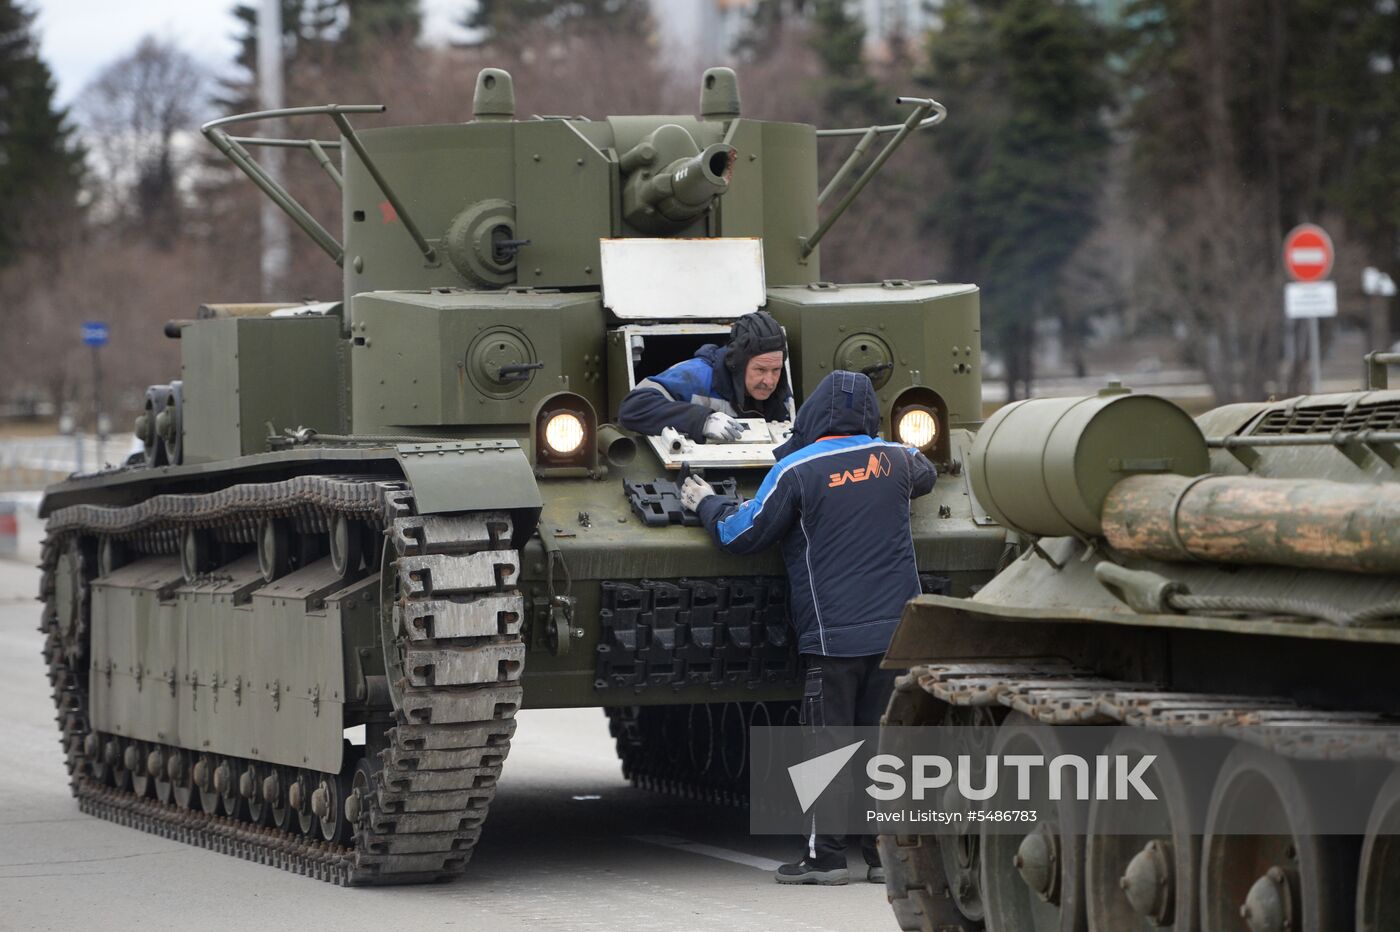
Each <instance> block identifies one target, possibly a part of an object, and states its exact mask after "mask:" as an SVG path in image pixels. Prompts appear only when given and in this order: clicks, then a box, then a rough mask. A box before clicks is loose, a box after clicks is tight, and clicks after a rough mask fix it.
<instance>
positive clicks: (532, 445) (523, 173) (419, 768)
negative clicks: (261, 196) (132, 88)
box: [42, 69, 1006, 883]
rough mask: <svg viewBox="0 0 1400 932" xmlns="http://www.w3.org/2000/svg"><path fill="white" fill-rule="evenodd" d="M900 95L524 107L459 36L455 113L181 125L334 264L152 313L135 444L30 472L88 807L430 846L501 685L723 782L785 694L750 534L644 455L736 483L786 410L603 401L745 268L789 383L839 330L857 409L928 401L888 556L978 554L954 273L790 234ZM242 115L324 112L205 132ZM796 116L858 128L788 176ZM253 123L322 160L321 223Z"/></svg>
mask: <svg viewBox="0 0 1400 932" xmlns="http://www.w3.org/2000/svg"><path fill="white" fill-rule="evenodd" d="M906 103H908V104H909V105H910V106H911V108H912V109H911V113H910V116H909V119H908V120H907V121H906V122H905V123H904V124H902V125H895V126H886V127H873V128H871V129H869V130H867V129H864V128H861V129H856V130H834V131H818V130H816V129H814V128H813V127H811V126H807V125H802V124H795V123H776V122H766V121H757V120H750V119H745V118H743V117H742V116H741V114H740V105H739V92H738V86H737V83H736V80H735V77H734V75H733V73H732V72H730V71H729V70H727V69H711V70H710V71H708V72H706V74H705V76H704V79H703V84H702V89H701V97H700V115H699V116H698V117H689V116H625V117H611V118H607V119H603V120H596V121H590V120H586V119H583V118H567V119H566V118H552V117H548V118H538V117H536V118H530V119H517V118H516V117H515V114H514V98H513V92H512V89H511V82H510V76H509V75H507V74H506V73H504V72H501V71H497V70H493V69H488V70H486V71H483V72H482V73H481V75H480V76H479V78H478V82H477V93H476V98H475V102H474V114H473V116H474V118H473V119H472V120H471V121H469V122H463V123H459V124H449V125H440V126H417V127H395V128H384V129H373V130H363V131H357V130H355V129H354V127H353V126H352V125H351V122H350V121H351V118H352V117H354V116H355V115H357V114H360V113H364V112H369V111H373V110H377V109H380V108H375V107H336V106H328V107H313V108H303V109H299V110H291V111H278V112H273V113H264V114H252V115H247V116H241V117H231V118H228V119H224V120H218V121H215V122H214V123H212V124H210V125H208V126H207V127H205V133H206V135H207V136H208V137H209V139H210V140H211V141H212V142H213V143H214V144H215V145H216V146H217V147H218V148H219V149H220V150H221V151H222V152H224V153H225V154H226V155H227V156H228V157H229V158H230V159H231V160H232V161H233V162H234V163H235V164H236V165H237V166H238V167H239V168H240V169H241V170H243V171H244V172H245V173H246V174H248V175H249V177H250V178H251V179H252V180H253V181H254V182H255V183H256V184H257V185H258V186H259V187H260V188H262V189H263V190H264V192H265V193H267V194H268V196H269V197H271V198H272V199H273V200H274V201H275V202H276V203H277V204H278V205H279V206H280V207H282V208H283V210H285V211H286V212H287V213H288V215H289V216H290V217H291V218H292V219H293V220H294V221H295V222H296V223H297V224H298V225H299V226H300V227H301V228H302V229H303V230H304V231H305V232H306V233H307V234H308V235H309V236H311V237H312V239H313V240H314V241H315V242H316V243H317V244H318V245H319V246H320V247H321V248H322V249H323V250H324V251H325V252H326V253H327V255H328V256H329V257H330V258H331V259H332V260H333V261H335V262H337V263H339V264H340V265H341V266H342V267H343V269H344V294H343V296H341V297H340V298H338V299H334V300H328V301H326V302H324V303H300V302H290V303H287V304H284V305H279V304H271V305H269V304H209V305H206V306H204V307H202V308H200V309H199V310H198V313H197V314H194V315H192V317H191V319H186V320H176V321H171V322H170V323H169V324H167V325H166V333H167V335H168V336H170V337H173V338H177V339H179V340H180V346H181V353H182V367H181V373H180V378H179V380H178V381H174V382H172V383H170V384H168V385H162V386H153V387H152V388H151V389H150V390H149V391H148V393H147V405H146V412H145V413H144V414H143V415H142V416H141V418H140V419H139V420H138V422H137V428H136V429H137V434H138V436H139V437H140V438H141V440H142V442H143V446H144V454H143V455H141V456H138V457H135V458H134V460H135V461H134V462H130V463H128V464H127V465H125V466H123V467H121V468H118V469H110V470H106V471H103V472H101V473H98V474H93V475H86V476H75V477H73V478H71V479H70V480H68V481H66V482H63V483H60V484H58V485H56V486H53V487H51V488H50V489H48V491H47V494H46V497H45V500H44V504H43V513H44V515H45V516H46V517H47V519H48V536H47V539H46V542H45V547H44V562H43V570H44V575H43V592H42V597H43V599H44V606H45V607H44V620H43V626H44V630H45V631H46V632H47V634H48V640H47V646H46V656H47V659H48V662H49V664H50V672H51V677H52V681H53V684H54V687H55V696H56V700H57V702H58V707H59V711H60V724H61V726H62V736H63V743H64V747H65V750H66V752H67V758H68V763H69V767H70V770H71V773H72V777H73V787H74V790H75V792H76V794H77V795H78V797H79V799H80V801H81V805H82V807H83V808H84V809H85V810H86V811H89V812H93V813H97V814H100V815H103V816H105V817H108V818H112V819H115V820H118V821H122V822H126V823H129V824H133V825H136V826H138V827H142V828H145V829H147V830H149V831H157V832H163V833H166V834H169V835H172V836H174V837H180V838H184V839H186V840H188V841H191V842H193V843H197V844H203V845H206V846H210V847H216V848H220V849H222V850H227V851H229V852H230V853H234V854H238V855H241V856H244V857H249V858H255V859H262V860H266V861H268V862H270V863H276V864H279V865H281V866H283V867H286V868H289V869H296V870H302V871H305V872H308V873H313V874H315V875H317V876H320V877H323V878H325V879H328V880H333V881H337V882H341V883H402V882H414V881H422V880H432V879H438V878H441V877H444V876H450V875H452V874H454V873H457V872H459V871H461V870H462V869H463V867H464V865H465V864H466V862H467V860H468V859H469V857H470V855H471V850H472V847H473V845H474V844H475V842H476V840H477V838H478V836H479V833H480V831H481V825H482V822H483V820H484V819H485V817H486V813H487V808H488V806H489V804H490V801H491V798H492V795H493V793H494V788H495V782H496V779H497V777H498V775H499V774H500V771H501V764H502V762H503V761H504V759H505V757H506V754H507V753H508V751H509V747H510V739H511V736H512V734H513V732H514V729H515V713H516V711H517V710H519V709H522V708H558V707H578V706H595V707H601V708H604V709H606V710H607V711H608V715H609V716H610V718H611V724H612V730H613V733H614V735H615V736H616V738H617V741H618V751H619V754H620V756H621V758H622V762H623V767H624V771H625V772H626V773H627V774H628V775H629V776H631V777H632V778H633V779H634V781H636V782H638V783H640V784H642V785H646V786H651V787H655V788H660V789H667V790H672V791H680V792H686V793H692V794H700V795H704V796H708V797H712V798H715V799H741V798H743V797H744V796H745V795H746V793H747V769H746V763H745V760H746V758H745V753H744V747H745V744H744V742H745V729H746V727H747V726H748V725H750V724H752V723H759V724H763V723H768V722H775V723H777V722H783V721H791V720H794V719H795V703H794V701H793V700H794V699H795V698H796V697H797V696H798V689H797V685H796V673H797V658H796V655H795V653H794V649H793V645H792V642H791V639H790V637H789V633H788V628H787V622H786V614H785V609H784V604H785V600H786V591H785V581H784V579H783V578H782V575H781V573H782V569H781V563H780V561H779V560H778V559H777V557H776V555H774V554H769V555H765V556H762V557H760V558H757V559H738V558H733V557H728V556H725V555H723V554H721V553H719V552H718V551H717V550H716V549H715V548H714V547H713V546H712V544H711V543H710V541H709V539H708V538H707V536H706V535H705V533H704V532H703V530H702V529H700V528H698V527H695V526H693V517H692V518H689V519H688V518H687V517H686V516H685V515H684V513H683V512H682V511H681V510H680V508H679V503H678V501H677V500H676V499H675V496H674V489H673V487H672V486H671V485H670V484H669V483H670V482H671V481H672V480H674V479H675V478H676V476H677V474H678V470H679V469H680V467H681V465H682V461H684V462H685V463H688V464H689V465H691V466H692V467H693V468H700V469H703V471H704V472H705V473H706V475H707V476H708V477H709V478H710V480H711V481H712V482H719V481H723V480H729V479H732V480H734V481H735V482H736V484H737V488H738V490H739V491H740V492H741V493H742V492H750V493H751V492H752V491H753V489H754V488H756V486H757V483H758V481H759V479H760V478H761V476H762V475H763V472H764V471H765V467H766V466H767V465H770V464H771V463H772V462H773V456H772V448H773V446H774V445H775V442H776V440H778V439H781V438H780V436H776V435H775V436H770V435H769V433H768V432H759V433H762V436H759V437H755V438H753V439H748V438H746V439H745V441H744V442H741V443H738V444H732V445H715V444H702V445H696V446H694V447H691V448H688V449H682V450H673V449H672V448H671V447H670V446H669V445H668V444H667V443H666V442H663V441H661V440H659V439H655V438H642V437H637V436H635V435H630V434H628V433H627V432H625V431H622V430H620V429H618V428H617V427H615V426H613V425H612V423H611V422H612V421H614V420H615V418H616V412H617V408H618V405H619V403H620V401H621V399H622V397H623V395H624V394H626V392H627V391H628V390H629V389H630V388H631V387H632V386H633V385H635V384H636V383H637V382H638V381H640V380H641V379H643V378H645V377H646V376H647V375H650V374H654V373H656V372H658V371H660V370H661V369H663V368H665V367H666V366H668V365H670V364H672V363H674V362H676V361H679V360H680V359H683V358H688V357H689V356H690V355H691V354H692V353H693V352H694V351H695V350H696V349H697V348H698V347H699V346H700V345H701V344H703V343H705V342H722V341H723V339H724V336H725V335H726V334H727V332H728V329H729V325H730V323H731V321H732V320H733V319H734V318H735V317H737V316H739V315H741V314H743V313H747V312H749V311H752V310H755V309H756V308H758V307H763V308H765V309H766V310H768V311H769V312H770V313H771V314H772V315H773V316H774V317H776V318H777V319H778V321H779V322H780V323H781V324H782V325H783V326H784V328H785V329H786V332H787V336H788V340H789V347H790V353H789V357H788V367H789V373H790V381H791V384H792V385H793V386H794V388H795V391H796V393H797V396H798V399H799V400H800V398H801V397H802V392H803V391H804V389H810V388H811V387H812V386H814V385H815V384H816V383H817V382H818V381H819V380H820V379H821V377H822V376H823V374H825V373H826V372H829V371H831V370H832V369H835V368H843V369H864V370H866V371H868V372H870V373H871V374H872V377H873V378H874V380H875V383H876V386H877V389H878V393H879V398H880V403H881V405H882V408H883V413H884V424H883V428H884V430H885V431H886V433H887V434H888V433H889V432H891V431H894V432H896V433H898V430H899V427H898V425H899V424H900V423H901V422H902V420H903V419H904V418H905V417H906V416H909V415H913V417H912V420H911V421H910V423H914V422H918V423H920V424H923V425H927V424H928V423H929V419H930V417H931V418H932V420H933V423H934V426H935V429H934V431H933V434H932V436H927V435H925V436H922V437H921V438H920V442H922V443H923V444H924V447H925V449H926V451H927V452H928V454H929V455H930V457H931V458H932V459H934V460H935V462H937V463H938V464H939V465H940V467H941V469H942V471H943V479H942V480H941V481H940V482H939V484H938V488H937V489H936V490H935V492H934V494H933V495H930V496H928V497H926V498H924V499H920V500H919V502H917V503H916V506H915V514H914V521H913V527H914V533H915V538H916V548H917V553H918V557H919V565H920V569H921V571H923V572H924V574H925V580H926V582H927V587H928V589H929V591H939V592H946V593H950V594H955V595H958V594H961V595H966V594H969V593H970V592H971V591H972V589H973V587H974V586H976V585H978V584H980V583H982V582H985V581H986V580H987V579H988V578H989V577H990V576H991V574H992V572H993V570H994V569H995V568H996V566H997V563H998V561H999V560H1001V559H1002V557H1003V554H1004V551H1005V546H1006V544H1005V535H1004V532H1003V531H1002V529H1001V528H999V527H997V526H995V524H994V522H992V521H991V520H990V519H988V518H986V517H985V516H984V515H982V514H980V513H979V511H978V510H977V509H975V508H974V506H973V504H972V498H971V491H970V488H969V485H968V477H967V476H966V475H965V474H963V473H962V472H961V463H962V462H964V461H965V460H966V458H967V455H968V451H969V448H970V446H971V443H972V436H973V435H972V433H971V430H972V429H973V428H975V426H976V425H977V424H978V422H979V421H980V418H981V355H980V346H979V342H980V341H979V323H978V295H977V290H976V288H974V287H972V286H968V285H944V284H938V283H935V282H927V281H885V282H876V283H870V284H858V285H837V284H831V283H828V282H825V281H823V280H822V277H821V272H820V251H819V250H818V249H817V245H818V243H819V241H820V240H821V238H822V237H823V236H825V233H826V230H827V229H829V228H830V226H831V223H832V222H834V221H835V220H836V219H837V218H838V217H839V216H840V214H841V212H842V211H844V209H845V207H846V206H847V205H848V204H849V202H850V200H851V198H852V197H854V195H855V194H857V193H858V192H859V190H860V188H862V187H863V186H864V185H865V184H866V183H867V182H868V181H869V180H870V178H871V177H872V176H873V175H874V173H875V172H876V171H877V170H878V169H879V167H880V165H881V164H883V162H884V159H885V157H886V154H887V152H888V151H891V150H892V148H893V146H894V145H898V144H899V143H900V142H901V141H902V140H903V139H905V138H906V137H907V136H908V134H909V133H911V132H914V131H917V130H918V129H920V128H922V127H925V126H929V125H932V124H934V123H936V122H938V121H939V120H940V119H941V118H942V109H941V108H940V107H939V106H938V105H937V104H935V103H934V102H933V101H927V100H910V101H906ZM269 117H271V118H279V119H284V120H286V119H292V118H300V119H303V120H311V119H321V120H326V121H332V122H334V124H335V125H336V126H338V128H339V130H340V132H339V138H337V139H334V140H316V141H313V140H310V139H268V138H260V137H252V136H236V135H231V127H233V126H234V125H235V124H239V123H243V122H247V121H250V120H256V119H264V118H269ZM823 134H826V135H831V136H835V137H837V141H839V139H840V138H841V137H845V136H853V137H861V138H862V139H863V141H862V143H861V144H860V146H859V153H857V154H856V155H853V156H852V158H851V159H850V161H849V162H848V164H847V165H845V166H843V167H842V169H841V171H840V172H839V173H838V176H837V177H836V178H834V179H833V181H832V183H830V184H829V185H828V190H827V191H824V192H822V193H821V194H819V192H818V178H817V148H818V143H819V140H820V138H821V137H822V136H823ZM878 137H885V138H886V139H887V140H888V142H887V146H888V147H889V149H887V150H886V153H882V154H881V155H878V156H876V158H874V159H873V160H872V161H871V163H870V164H869V166H868V167H866V168H865V169H863V170H862V171H861V174H860V175H859V176H858V177H855V178H854V179H852V178H851V173H852V170H853V169H855V168H856V167H857V163H858V161H859V155H860V153H863V152H864V151H865V150H866V149H867V148H868V146H869V144H870V143H871V142H872V141H873V140H875V139H877V138H878ZM263 145H278V146H281V147H283V148H287V147H292V148H300V149H304V150H306V151H307V153H308V154H309V155H310V156H313V157H315V158H316V159H317V160H318V161H320V162H321V164H322V166H323V167H324V168H325V169H326V171H327V174H328V175H329V176H330V177H331V179H332V181H328V182H327V183H335V184H338V185H340V186H341V188H342V191H343V223H344V230H343V234H342V236H341V237H340V238H339V239H337V237H335V236H333V235H332V234H331V233H330V232H329V231H328V230H327V229H326V228H325V227H324V226H323V225H322V224H321V223H320V222H319V221H317V220H316V219H315V218H313V217H312V216H311V215H310V214H309V213H308V212H307V211H306V210H305V209H304V208H303V207H302V206H301V205H300V203H299V202H298V201H297V200H296V199H295V198H294V197H293V196H292V195H291V194H290V193H288V192H287V191H286V190H285V189H284V188H283V187H282V186H281V185H280V184H279V183H278V182H277V181H276V180H274V179H273V178H272V177H271V176H269V175H268V174H267V173H266V172H265V171H263V169H262V168H261V167H260V166H259V163H258V161H257V159H256V157H255V152H256V151H257V147H258V146H263ZM337 150H338V151H339V156H340V157H339V159H338V160H337V159H335V158H334V154H335V152H336V151H337ZM847 182H849V184H847ZM827 195H830V200H831V201H832V203H831V205H827V207H826V209H825V211H824V215H825V219H824V220H823V219H820V218H819V213H818V205H819V202H820V201H824V200H827ZM906 439H908V438H906Z"/></svg>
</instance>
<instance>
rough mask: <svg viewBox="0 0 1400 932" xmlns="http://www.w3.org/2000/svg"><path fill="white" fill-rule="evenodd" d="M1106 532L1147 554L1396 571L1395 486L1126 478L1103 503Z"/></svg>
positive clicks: (1398, 499) (1398, 518)
mask: <svg viewBox="0 0 1400 932" xmlns="http://www.w3.org/2000/svg"><path fill="white" fill-rule="evenodd" d="M1102 521H1103V530H1104V537H1106V538H1107V540H1108V542H1109V543H1110V544H1111V545H1112V546H1113V547H1114V548H1115V549H1116V550H1119V551H1121V552H1122V553H1125V554H1129V555H1131V556H1136V557H1144V558H1147V559H1151V560H1168V561H1182V560H1186V561H1191V560H1200V561H1205V562H1209V563H1259V564H1269V565H1273V566H1296V567H1301V568H1304V569H1329V570H1341V571H1344V572H1352V573H1355V572H1362V573H1395V572H1400V485H1396V484H1395V483H1390V482H1386V483H1380V484H1378V485H1358V484H1355V483H1347V482H1334V481H1328V480H1323V479H1277V478H1268V479H1265V478H1259V477H1256V476H1220V475H1209V474H1207V475H1204V476H1196V477H1194V478H1187V477H1185V476H1168V475H1155V476H1154V475H1141V476H1130V477H1128V478H1126V479H1123V480H1122V481H1121V482H1119V483H1118V484H1117V485H1115V486H1114V487H1113V488H1112V489H1111V490H1110V491H1109V493H1108V496H1107V498H1105V499H1104V506H1103V514H1102Z"/></svg>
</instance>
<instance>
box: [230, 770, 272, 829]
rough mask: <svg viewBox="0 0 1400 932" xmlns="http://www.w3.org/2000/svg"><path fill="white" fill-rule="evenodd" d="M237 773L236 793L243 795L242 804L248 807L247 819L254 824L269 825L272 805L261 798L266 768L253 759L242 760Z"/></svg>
mask: <svg viewBox="0 0 1400 932" xmlns="http://www.w3.org/2000/svg"><path fill="white" fill-rule="evenodd" d="M242 763H243V769H242V771H241V772H239V774H238V795H239V796H242V797H243V805H245V806H247V807H248V821H249V822H251V823H253V824H254V825H269V824H271V822H272V807H270V806H268V805H267V803H266V801H264V800H263V794H262V786H263V780H264V779H265V778H266V777H267V768H265V767H264V766H263V765H262V764H258V763H255V762H253V761H244V762H242Z"/></svg>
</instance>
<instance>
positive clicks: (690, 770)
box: [603, 701, 798, 807]
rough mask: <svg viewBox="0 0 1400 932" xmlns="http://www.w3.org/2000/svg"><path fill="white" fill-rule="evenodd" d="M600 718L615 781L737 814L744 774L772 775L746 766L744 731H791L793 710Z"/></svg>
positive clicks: (718, 708)
mask: <svg viewBox="0 0 1400 932" xmlns="http://www.w3.org/2000/svg"><path fill="white" fill-rule="evenodd" d="M603 711H604V712H606V713H607V716H608V731H609V732H610V733H611V734H612V736H613V738H614V740H615V741H616V743H617V757H618V760H620V761H621V762H622V775H623V776H624V777H626V778H627V779H628V780H629V781H631V783H632V785H633V786H635V787H638V788H640V789H644V790H650V791H651V792H654V793H664V794H666V795H669V796H677V797H680V798H682V799H690V800H697V801H701V802H708V803H714V804H717V805H722V806H740V807H744V806H748V805H749V782H750V778H751V775H752V773H753V772H754V771H757V772H758V774H759V778H760V779H767V776H768V774H769V772H770V771H771V769H772V764H771V762H769V761H758V760H754V759H753V757H752V754H751V747H750V743H749V739H748V729H749V728H750V727H753V726H760V727H761V726H764V725H795V724H797V716H798V703H797V702H795V701H784V702H725V703H712V704H698V703H697V704H692V705H645V706H614V707H611V708H607V709H604V710H603Z"/></svg>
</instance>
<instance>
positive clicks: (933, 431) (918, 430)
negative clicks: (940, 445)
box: [894, 407, 938, 450]
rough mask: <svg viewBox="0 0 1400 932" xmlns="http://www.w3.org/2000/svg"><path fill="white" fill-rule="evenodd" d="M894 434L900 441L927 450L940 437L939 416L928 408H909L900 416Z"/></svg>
mask: <svg viewBox="0 0 1400 932" xmlns="http://www.w3.org/2000/svg"><path fill="white" fill-rule="evenodd" d="M894 435H895V438H896V439H898V440H899V442H900V443H907V444H909V445H910V446H911V447H918V448H919V449H920V450H927V449H928V448H929V447H931V446H933V442H934V441H935V440H937V439H938V418H937V417H935V416H934V414H933V412H932V411H930V410H929V409H928V408H923V407H917V408H907V409H906V410H905V411H904V412H903V413H902V414H900V416H899V423H898V424H896V425H895V429H894Z"/></svg>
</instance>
